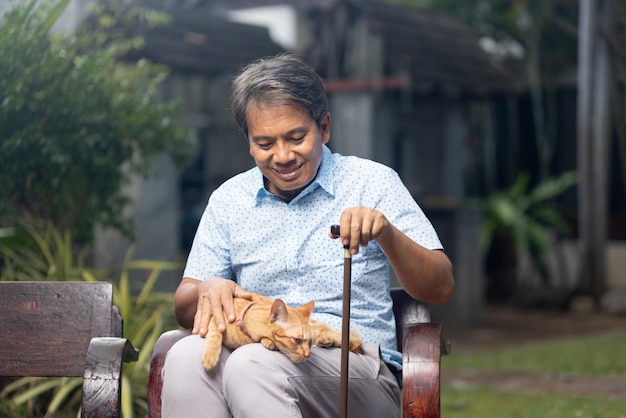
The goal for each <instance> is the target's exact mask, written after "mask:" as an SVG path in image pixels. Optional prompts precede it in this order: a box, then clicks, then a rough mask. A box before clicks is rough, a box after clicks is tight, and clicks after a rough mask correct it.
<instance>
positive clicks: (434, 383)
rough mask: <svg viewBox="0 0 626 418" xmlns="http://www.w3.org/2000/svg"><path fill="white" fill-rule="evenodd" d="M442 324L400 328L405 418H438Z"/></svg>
mask: <svg viewBox="0 0 626 418" xmlns="http://www.w3.org/2000/svg"><path fill="white" fill-rule="evenodd" d="M441 329H442V325H441V324H434V323H413V324H409V325H406V326H405V327H404V329H403V333H402V334H403V338H402V403H403V405H402V411H403V417H404V418H410V417H422V418H435V417H436V418H439V417H440V372H441V344H442V336H441Z"/></svg>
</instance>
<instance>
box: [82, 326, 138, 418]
mask: <svg viewBox="0 0 626 418" xmlns="http://www.w3.org/2000/svg"><path fill="white" fill-rule="evenodd" d="M138 358H139V353H138V351H137V350H136V349H135V348H134V347H133V345H132V344H131V342H130V341H129V340H127V339H126V338H117V337H96V338H92V339H91V341H90V342H89V347H88V348H87V356H86V362H85V373H84V376H83V398H82V405H81V409H82V417H94V418H96V417H97V418H103V417H104V418H108V417H116V418H117V417H119V416H120V404H121V387H122V385H121V382H122V364H123V363H124V362H131V361H137V359H138Z"/></svg>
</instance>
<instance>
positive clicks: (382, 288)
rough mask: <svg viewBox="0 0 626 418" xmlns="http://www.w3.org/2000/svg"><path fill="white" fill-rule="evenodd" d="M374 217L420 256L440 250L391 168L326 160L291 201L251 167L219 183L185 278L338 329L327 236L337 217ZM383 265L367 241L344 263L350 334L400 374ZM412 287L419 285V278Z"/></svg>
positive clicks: (336, 258)
mask: <svg viewBox="0 0 626 418" xmlns="http://www.w3.org/2000/svg"><path fill="white" fill-rule="evenodd" d="M353 206H364V207H368V208H372V209H375V210H378V211H380V212H382V213H383V214H384V215H385V216H386V217H387V219H388V220H389V221H390V222H391V223H392V224H393V225H395V226H396V227H397V228H398V229H400V230H401V231H403V232H404V233H405V234H406V235H407V236H408V237H409V238H411V239H412V240H414V241H415V242H417V243H418V244H420V245H422V246H424V247H426V248H428V249H441V248H442V245H441V242H440V241H439V238H438V237H437V234H436V232H435V230H434V228H433V227H432V225H431V223H430V222H429V220H428V219H427V218H426V216H425V215H424V213H423V212H422V210H421V209H420V208H419V206H418V205H417V203H416V202H415V200H414V199H413V198H412V196H411V195H410V193H409V191H408V190H407V189H406V187H405V186H404V185H403V183H402V181H401V180H400V178H399V176H398V175H397V173H396V172H395V171H393V170H392V169H391V168H389V167H386V166H384V165H382V164H379V163H376V162H373V161H370V160H365V159H361V158H357V157H347V156H342V155H340V154H333V153H331V151H330V149H329V148H328V147H326V146H325V145H324V155H323V158H322V163H321V165H320V169H319V171H318V173H317V176H316V178H315V180H314V181H313V182H312V183H311V184H310V185H309V186H308V187H307V188H306V189H304V190H303V191H302V192H301V193H300V194H299V195H298V196H296V197H295V198H294V199H293V200H292V201H290V202H286V201H285V200H283V199H280V198H278V197H277V196H275V195H273V194H271V193H270V192H268V191H267V190H266V189H265V188H264V185H263V175H262V173H261V171H260V170H259V169H258V168H257V167H254V168H252V169H250V170H248V171H246V172H244V173H241V174H239V175H237V176H234V177H233V178H231V179H230V180H228V181H226V182H225V183H224V184H223V185H221V186H220V187H219V188H218V189H217V190H215V191H214V192H213V194H212V195H211V197H210V198H209V203H208V205H207V207H206V209H205V211H204V213H203V215H202V219H201V220H200V224H199V226H198V230H197V232H196V236H195V238H194V242H193V245H192V248H191V251H190V253H189V257H188V259H187V265H186V267H185V271H184V274H183V276H184V277H190V278H194V279H198V280H204V279H206V278H209V277H223V278H228V279H232V280H236V281H237V283H238V284H239V285H241V286H242V287H243V288H244V289H246V290H247V291H251V292H258V293H262V294H264V295H267V296H270V297H272V298H281V299H283V300H284V301H285V302H286V303H288V304H290V305H292V306H299V305H301V304H304V303H306V302H308V301H310V300H313V301H315V311H314V313H313V317H314V318H315V319H316V320H319V321H323V322H326V323H328V324H329V325H330V326H332V327H334V328H336V329H338V330H340V329H341V313H342V290H343V262H344V260H343V247H342V245H341V242H340V240H332V239H330V238H329V237H328V231H329V229H330V226H331V225H332V224H337V223H339V217H340V216H341V213H342V212H343V210H344V209H345V208H348V207H353ZM389 269H390V266H389V262H388V261H387V258H386V257H385V255H384V254H383V251H382V250H381V248H380V246H379V245H378V244H377V243H376V242H375V241H372V242H370V243H369V244H368V245H367V247H365V248H361V249H360V250H359V253H358V254H357V255H355V256H353V258H352V294H351V302H352V303H351V308H350V326H351V327H352V328H355V329H356V330H357V331H358V332H359V334H360V335H361V338H362V339H363V341H364V342H365V343H377V344H379V345H380V347H381V355H382V358H383V360H384V361H385V362H386V363H388V364H390V365H392V366H393V367H395V368H397V369H400V368H401V367H402V366H401V364H402V357H401V354H400V353H399V352H398V351H397V345H396V331H395V319H394V316H393V311H392V301H391V297H390V294H389V274H390V270H389ZM417 280H419V278H417Z"/></svg>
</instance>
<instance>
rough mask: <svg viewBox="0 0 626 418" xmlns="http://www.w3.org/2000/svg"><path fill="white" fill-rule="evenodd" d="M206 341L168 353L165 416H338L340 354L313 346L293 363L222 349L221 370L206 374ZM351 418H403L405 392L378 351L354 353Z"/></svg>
mask: <svg viewBox="0 0 626 418" xmlns="http://www.w3.org/2000/svg"><path fill="white" fill-rule="evenodd" d="M203 348H204V339H203V338H200V337H198V336H197V335H191V336H189V337H186V338H183V339H182V340H180V341H179V342H177V343H176V344H175V345H174V346H173V347H172V349H171V350H170V351H169V353H168V355H167V358H166V360H165V366H164V368H163V391H162V395H161V399H162V404H163V417H176V418H193V417H215V418H230V417H235V418H245V417H255V418H262V417H272V418H295V417H306V418H324V417H328V418H337V417H338V416H339V382H340V371H341V358H340V357H341V355H340V353H341V350H340V349H337V348H331V349H325V348H318V347H313V348H312V352H311V357H310V358H309V359H308V360H307V361H305V362H302V363H299V364H294V363H292V362H291V361H290V360H289V359H288V358H287V357H286V356H285V355H283V354H281V353H279V352H277V351H270V350H268V349H266V348H265V347H263V346H262V345H261V344H249V345H245V346H243V347H241V348H239V349H237V350H234V351H231V350H229V349H227V348H223V349H222V353H221V356H220V361H219V363H218V365H217V366H216V367H215V369H213V370H212V371H210V372H206V371H205V370H204V369H203V368H202V364H201V353H202V350H203ZM349 370H350V373H349V375H350V380H349V383H348V389H349V395H348V416H349V417H354V418H357V417H358V418H368V417H371V418H385V417H392V418H396V417H399V416H400V389H399V387H398V382H397V380H396V378H395V376H394V375H393V374H392V373H391V371H389V369H388V368H387V366H386V365H385V364H384V363H383V362H382V361H381V360H380V356H379V349H378V345H375V344H372V345H366V346H365V347H364V354H363V355H355V354H353V353H350V359H349Z"/></svg>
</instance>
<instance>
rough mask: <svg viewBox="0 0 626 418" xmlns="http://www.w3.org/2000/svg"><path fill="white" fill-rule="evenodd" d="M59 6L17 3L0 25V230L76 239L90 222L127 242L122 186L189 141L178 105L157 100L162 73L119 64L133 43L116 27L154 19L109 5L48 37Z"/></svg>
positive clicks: (181, 158) (57, 2) (86, 235)
mask: <svg viewBox="0 0 626 418" xmlns="http://www.w3.org/2000/svg"><path fill="white" fill-rule="evenodd" d="M67 3H68V0H30V1H28V2H20V3H19V4H18V5H17V6H16V7H14V8H13V9H11V10H10V11H8V12H7V13H6V14H5V15H4V17H3V20H2V25H1V26H0V55H1V56H2V59H1V60H0V74H2V77H0V138H2V141H0V184H2V187H0V226H1V225H2V224H3V223H4V224H5V226H6V224H7V223H8V221H7V220H6V218H10V217H18V216H19V217H27V216H28V217H33V218H41V219H48V220H50V221H52V222H53V223H54V225H55V226H57V227H58V228H59V229H60V230H71V231H72V233H73V235H74V237H75V238H76V239H77V240H79V241H85V240H89V239H90V238H91V233H92V230H93V226H94V224H96V223H100V224H102V225H105V226H109V227H113V228H117V229H119V230H121V231H123V232H125V233H127V234H130V228H129V225H130V223H129V220H128V219H126V218H124V217H123V215H122V214H123V213H124V211H123V209H124V206H125V205H126V204H127V203H128V196H126V195H125V194H124V193H123V186H124V185H125V184H127V183H128V182H129V181H130V179H131V177H132V176H134V175H146V174H148V173H149V172H150V162H151V159H152V158H153V157H154V156H156V155H159V154H161V153H166V154H167V155H169V156H170V157H171V159H172V161H173V162H174V163H176V164H183V163H184V162H185V161H186V157H187V150H188V149H190V147H189V145H190V143H191V140H192V136H191V135H190V130H189V129H188V128H186V127H184V126H183V125H182V124H181V123H180V118H179V117H178V115H177V111H178V110H177V109H178V103H177V102H174V101H168V102H160V101H159V92H160V89H161V86H162V83H163V81H164V80H165V78H166V76H167V71H166V69H165V68H163V67H161V66H157V65H154V64H151V63H149V62H147V61H145V60H139V61H136V62H128V61H127V62H122V61H121V59H120V58H121V57H123V56H125V55H127V54H128V53H129V52H131V51H132V50H133V49H136V48H138V47H140V46H141V44H142V42H141V39H140V38H134V37H130V36H126V34H127V33H128V32H129V31H123V30H121V29H120V28H125V27H130V26H132V25H138V24H142V25H147V24H150V22H161V21H163V20H164V17H163V16H162V15H160V14H158V13H155V12H149V11H148V10H146V9H136V8H135V9H132V8H128V7H126V5H125V3H124V2H123V1H122V0H113V1H109V2H106V3H104V4H105V5H106V6H103V5H98V4H97V5H96V6H97V8H96V9H94V12H93V13H92V15H91V18H90V19H88V20H87V21H86V23H85V25H84V26H83V27H82V28H80V29H79V30H78V31H77V33H76V34H75V35H68V34H52V33H51V32H50V28H51V27H52V25H53V24H54V22H55V21H56V20H57V18H58V17H59V15H60V13H61V12H62V11H63V10H64V8H65V6H66V5H67ZM3 218H5V221H4V222H3V221H2V219H3Z"/></svg>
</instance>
